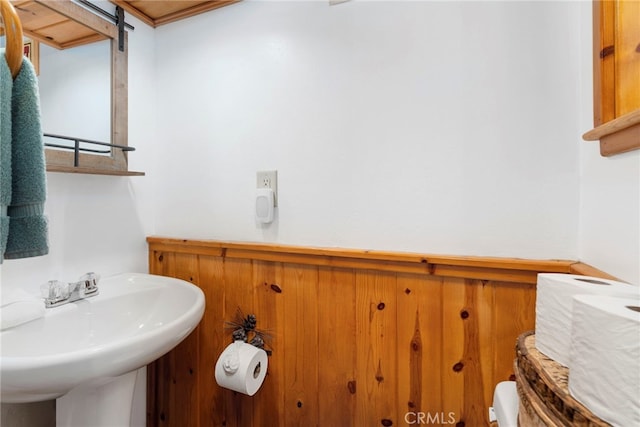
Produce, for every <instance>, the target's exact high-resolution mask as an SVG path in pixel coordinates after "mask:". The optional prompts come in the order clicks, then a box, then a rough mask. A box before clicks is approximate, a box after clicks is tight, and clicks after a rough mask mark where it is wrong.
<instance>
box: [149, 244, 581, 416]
mask: <svg viewBox="0 0 640 427" xmlns="http://www.w3.org/2000/svg"><path fill="white" fill-rule="evenodd" d="M148 243H149V269H150V272H151V273H153V274H160V275H165V276H171V277H177V278H180V279H184V280H187V281H190V282H192V283H194V284H196V285H198V286H199V287H200V288H201V289H202V290H203V291H204V293H205V296H206V309H205V313H204V317H203V319H202V322H201V323H200V325H199V326H198V328H197V329H196V330H195V331H194V332H193V333H192V334H191V335H190V336H189V337H188V338H187V339H186V340H185V341H184V342H183V343H181V344H180V345H179V346H178V347H177V348H175V349H174V350H173V351H172V352H170V353H169V354H167V355H166V356H164V357H162V358H161V359H159V360H158V361H156V362H154V363H153V364H151V365H149V370H148V395H147V399H148V403H147V406H148V408H147V425H148V426H150V427H151V426H175V427H209V426H228V427H234V426H253V427H260V426H266V427H271V426H274V427H275V426H321V427H325V426H338V427H341V426H344V427H349V426H358V427H360V426H372V427H373V426H405V425H413V424H416V421H417V417H418V416H422V417H423V418H422V420H423V421H430V423H429V424H430V425H456V426H467V427H479V426H488V425H489V423H488V420H487V408H488V407H489V406H491V403H492V398H493V389H494V387H495V385H496V384H497V383H498V382H500V381H504V380H508V379H510V378H513V360H514V357H515V353H514V347H515V342H516V338H517V336H518V335H519V334H521V333H522V332H524V331H527V330H531V329H533V328H534V320H535V282H536V275H537V273H538V272H563V273H568V272H571V271H572V268H575V264H576V263H574V262H571V261H553V260H552V261H533V260H519V259H501V258H480V257H451V256H439V255H421V254H405V253H392V252H380V251H357V250H340V249H320V248H305V247H294V246H281V245H268V244H245V243H228V242H217V241H201V240H200V241H198V240H176V239H164V238H148ZM238 308H240V309H241V310H242V311H243V312H244V313H245V314H248V313H253V314H255V315H256V316H257V318H258V328H259V329H265V330H267V331H269V332H270V334H271V335H272V337H273V340H272V342H271V345H270V347H271V349H272V350H273V354H272V356H271V357H270V358H269V368H268V374H267V377H266V380H265V382H264V384H263V386H262V388H261V389H260V390H259V391H258V393H257V394H256V395H255V396H253V397H248V396H245V395H242V394H239V393H235V392H232V391H229V390H226V389H223V388H220V387H219V386H218V385H217V384H216V382H215V379H214V365H215V363H216V360H217V358H218V356H219V355H220V353H221V352H222V350H223V349H224V348H225V347H226V346H227V345H228V344H229V343H230V342H231V334H230V331H228V330H225V327H224V326H225V321H230V320H233V318H234V315H235V313H236V310H237V309H238ZM420 414H423V415H420ZM427 417H428V418H427ZM423 424H424V423H423Z"/></svg>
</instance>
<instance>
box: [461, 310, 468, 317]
mask: <svg viewBox="0 0 640 427" xmlns="http://www.w3.org/2000/svg"><path fill="white" fill-rule="evenodd" d="M460 317H461V318H463V319H468V318H469V312H468V311H467V310H464V309H463V310H461V311H460Z"/></svg>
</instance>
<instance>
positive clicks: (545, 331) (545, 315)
mask: <svg viewBox="0 0 640 427" xmlns="http://www.w3.org/2000/svg"><path fill="white" fill-rule="evenodd" d="M581 294H587V295H610V296H621V297H630V298H634V297H637V298H640V287H638V286H634V285H629V284H627V283H623V282H617V281H615V280H607V279H600V278H597V277H590V276H579V275H574V274H562V273H541V274H538V286H537V291H536V348H537V349H538V350H539V351H540V352H542V353H544V354H545V355H547V356H549V357H550V358H552V359H554V360H555V361H556V362H558V363H560V364H562V365H564V366H568V365H569V358H570V355H569V353H570V342H571V317H572V313H571V308H572V305H573V297H574V296H575V295H581Z"/></svg>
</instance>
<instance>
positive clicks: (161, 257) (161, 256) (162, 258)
mask: <svg viewBox="0 0 640 427" xmlns="http://www.w3.org/2000/svg"><path fill="white" fill-rule="evenodd" d="M162 261H164V255H162V254H160V255H159V256H158V262H162Z"/></svg>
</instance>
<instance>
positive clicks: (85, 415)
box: [56, 368, 146, 427]
mask: <svg viewBox="0 0 640 427" xmlns="http://www.w3.org/2000/svg"><path fill="white" fill-rule="evenodd" d="M144 370H145V368H141V369H140V370H138V371H133V372H129V373H126V374H124V375H121V376H119V377H115V378H104V379H100V380H96V381H94V382H92V383H90V384H86V385H81V386H77V387H75V388H74V389H72V390H71V391H70V392H69V393H67V394H65V395H64V396H62V397H60V398H58V399H56V427H86V426H91V427H113V426H121V427H133V426H140V425H144V419H142V420H139V418H140V416H139V413H140V410H139V409H140V408H136V406H140V405H139V404H138V405H134V403H139V400H140V399H139V398H137V399H134V397H138V396H136V394H137V393H134V391H135V390H136V384H137V385H138V387H140V386H142V387H146V381H144V377H145V376H146V375H144V373H145V372H144ZM139 371H142V374H143V375H139ZM139 376H142V380H143V382H144V383H145V384H140V382H141V381H140V380H138V381H136V380H137V379H138V377H139ZM143 397H144V396H143ZM142 400H143V401H144V398H143V399H142ZM136 401H138V402H136ZM142 406H144V403H142ZM144 410H145V409H144V408H142V411H144ZM143 414H144V412H143Z"/></svg>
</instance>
